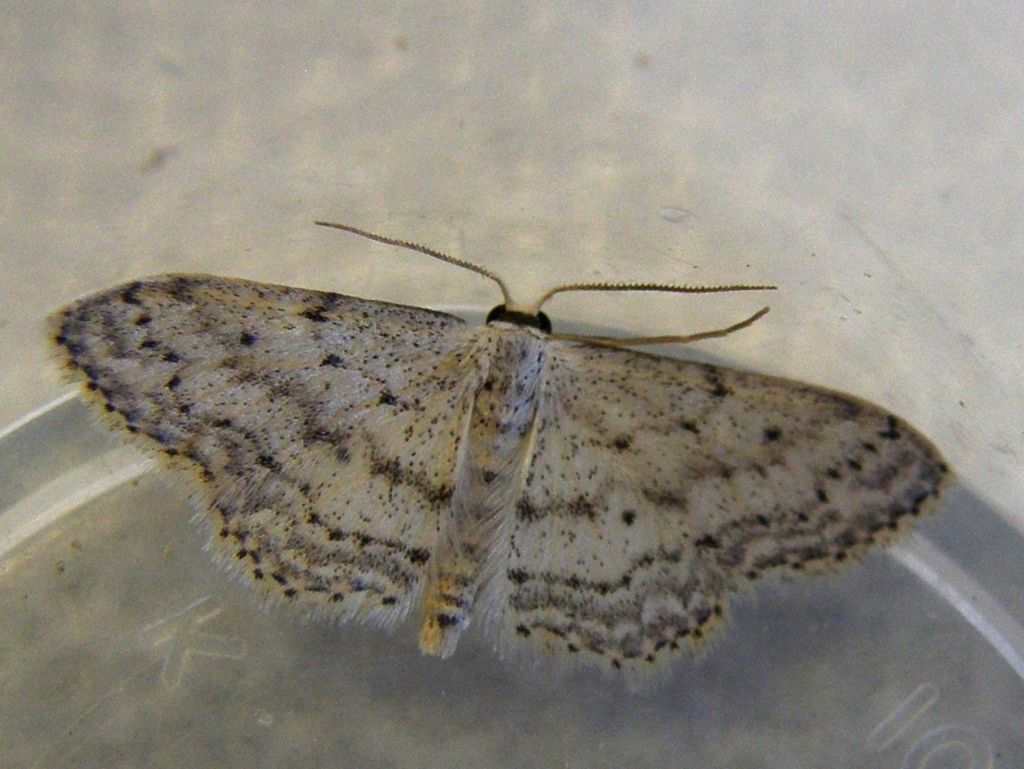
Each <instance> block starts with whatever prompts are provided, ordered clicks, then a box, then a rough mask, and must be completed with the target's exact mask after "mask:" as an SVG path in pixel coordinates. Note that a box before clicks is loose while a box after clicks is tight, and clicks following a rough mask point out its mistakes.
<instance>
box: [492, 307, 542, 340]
mask: <svg viewBox="0 0 1024 769" xmlns="http://www.w3.org/2000/svg"><path fill="white" fill-rule="evenodd" d="M495 321H501V322H502V323H513V324H515V325H516V326H524V327H526V328H535V329H538V330H540V331H542V332H544V333H545V334H550V333H551V319H550V318H549V317H548V316H547V315H545V314H544V313H543V312H541V311H540V310H537V312H536V313H530V312H522V311H520V310H510V309H509V308H508V307H507V306H506V305H504V304H499V305H498V306H497V307H495V308H494V309H493V310H491V311H490V312H489V313H487V320H486V321H485V322H486V323H493V322H495Z"/></svg>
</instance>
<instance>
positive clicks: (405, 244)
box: [313, 222, 512, 306]
mask: <svg viewBox="0 0 1024 769" xmlns="http://www.w3.org/2000/svg"><path fill="white" fill-rule="evenodd" d="M313 224H318V225H320V226H321V227H333V228H334V229H336V230H341V231H343V232H351V233H352V234H353V235H361V236H362V237H364V238H369V239H370V240H376V241H377V242H378V243H386V244H387V245H389V246H398V247H399V248H407V249H409V250H410V251H419V252H420V253H421V254H426V255H427V256H432V257H434V258H435V259H440V260H441V261H442V262H448V264H454V265H455V266H456V267H462V268H463V269H466V270H469V271H470V272H475V273H477V274H478V275H483V276H484V277H485V278H490V279H491V280H493V281H494V282H495V283H497V284H498V288H500V289H501V295H502V297H504V299H505V304H506V305H508V306H511V305H512V297H511V296H510V295H509V293H508V287H507V286H506V285H505V281H503V280H502V279H501V278H499V277H498V276H497V275H495V274H494V273H493V272H491V271H490V270H486V269H484V268H483V267H481V266H480V265H478V264H473V263H472V262H467V261H466V260H465V259H457V258H455V257H454V256H449V255H448V254H445V253H442V252H441V251H435V250H434V249H432V248H427V247H426V246H421V245H419V244H417V243H410V242H409V241H407V240H398V239H397V238H389V237H385V236H384V235H377V234H376V233H373V232H367V231H366V230H361V229H359V228H358V227H351V226H349V225H347V224H337V223H335V222H313Z"/></svg>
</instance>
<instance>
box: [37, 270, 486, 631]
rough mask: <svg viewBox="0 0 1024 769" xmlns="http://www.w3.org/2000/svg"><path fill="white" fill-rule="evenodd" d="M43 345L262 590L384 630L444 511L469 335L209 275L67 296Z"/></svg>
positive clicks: (425, 317) (405, 315) (324, 297)
mask: <svg viewBox="0 0 1024 769" xmlns="http://www.w3.org/2000/svg"><path fill="white" fill-rule="evenodd" d="M55 325H56V328H55V332H54V334H55V340H56V341H57V343H58V345H59V346H60V349H61V350H62V351H63V353H64V355H65V358H66V361H67V363H68V365H69V367H70V368H71V370H72V371H73V372H75V373H77V374H78V375H80V376H81V377H82V378H83V379H84V380H85V383H86V385H87V387H88V388H89V390H90V393H91V395H92V399H93V400H95V401H97V402H98V405H100V406H101V407H102V408H103V409H104V411H105V412H106V413H107V414H108V416H109V417H110V420H111V422H112V424H113V425H114V426H115V427H118V428H120V429H125V430H127V431H128V432H130V433H132V434H133V435H134V436H135V437H136V439H137V440H138V441H140V443H141V444H142V445H143V446H144V447H147V448H151V449H156V450H158V451H159V452H160V453H161V454H162V455H163V456H164V457H167V458H169V459H170V460H171V461H172V463H173V465H174V466H175V467H177V468H178V469H181V470H184V471H185V477H187V478H189V479H190V480H192V481H195V482H196V483H194V484H193V488H194V489H195V495H194V496H195V498H196V501H197V503H198V504H199V506H200V507H202V508H203V509H204V511H205V512H206V513H207V514H208V517H209V519H210V520H211V522H212V523H213V524H214V531H215V532H216V541H217V543H218V551H219V552H220V553H221V554H222V555H223V556H225V557H226V558H228V559H230V560H231V561H232V562H234V563H237V564H238V566H239V567H240V568H241V569H242V570H244V571H245V572H246V573H248V574H249V575H251V577H252V578H253V580H254V581H255V582H256V583H257V584H258V585H260V586H262V587H263V588H264V589H265V591H266V592H267V593H268V594H269V595H275V596H279V597H282V598H284V599H285V600H288V601H290V602H295V603H298V604H300V605H302V606H304V607H306V608H307V609H308V610H310V611H312V612H314V613H318V614H324V615H325V616H327V617H330V618H334V619H342V620H344V619H349V618H361V619H369V620H372V621H375V622H380V623H382V624H385V625H389V624H393V623H394V622H396V621H397V620H398V619H400V618H401V617H402V616H403V615H404V614H405V613H406V612H407V610H408V609H409V608H410V606H411V605H413V603H414V602H415V599H416V597H417V596H418V594H419V592H420V590H421V589H422V586H423V583H424V580H425V575H426V574H427V571H428V569H429V565H430V561H431V558H432V553H433V549H434V545H435V542H436V539H437V532H438V531H439V529H440V528H441V527H442V522H443V520H444V519H445V517H446V516H447V514H448V497H449V496H450V494H451V491H452V487H453V485H454V482H455V481H454V473H455V467H456V458H457V456H458V452H459V441H460V439H461V430H462V426H463V425H464V423H465V417H466V416H467V415H468V413H469V411H470V408H471V405H472V402H471V399H469V398H467V397H466V392H465V387H464V384H465V381H466V378H467V377H472V373H473V369H472V366H473V361H472V360H471V359H467V356H469V357H471V355H472V350H471V346H468V345H469V340H470V333H469V330H467V329H466V328H465V326H464V324H463V323H462V321H461V320H459V319H457V318H454V317H451V316H447V315H443V314H440V313H435V312H431V311H429V310H423V309H420V308H415V307H403V306H399V305H391V304H387V303H384V302H375V301H369V300H364V299H358V298H355V297H348V296H342V295H338V294H329V293H323V292H316V291H306V290H302V289H294V288H288V287H282V286H270V285H264V284H259V283H251V282H247V281H240V280H232V279H224V278H216V277H210V276H164V277H158V278H153V279H149V280H144V281H137V282H134V283H130V284H126V285H124V286H121V287H119V288H116V289H112V290H109V291H105V292H102V293H100V294H96V295H94V296H91V297H87V298H85V299H83V300H80V301H78V302H75V303H74V304H72V305H71V306H69V307H68V308H66V309H65V310H64V311H62V312H61V313H60V314H59V315H58V317H57V319H56V321H55Z"/></svg>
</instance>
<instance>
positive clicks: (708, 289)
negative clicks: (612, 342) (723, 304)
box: [528, 283, 777, 314]
mask: <svg viewBox="0 0 1024 769" xmlns="http://www.w3.org/2000/svg"><path fill="white" fill-rule="evenodd" d="M776 288H777V286H748V285H743V284H738V285H734V286H676V285H672V284H662V283H570V284H568V285H565V286H555V288H553V289H551V290H550V291H548V292H547V293H546V294H544V296H542V297H541V298H540V299H539V300H538V301H537V303H536V304H535V305H534V306H533V307H531V308H530V309H529V310H528V312H531V313H532V314H536V313H537V312H539V311H540V308H541V307H542V306H543V305H544V303H545V302H547V301H548V300H549V299H551V297H553V296H554V295H555V294H561V293H563V292H566V291H665V292H668V293H675V294H717V293H723V292H726V291H774V290H775V289H776Z"/></svg>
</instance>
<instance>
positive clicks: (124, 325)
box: [54, 223, 949, 670]
mask: <svg viewBox="0 0 1024 769" xmlns="http://www.w3.org/2000/svg"><path fill="white" fill-rule="evenodd" d="M323 224H326V223H323ZM327 226H334V227H337V228H338V229H343V230H347V231H351V232H356V233H357V234H360V235H365V236H367V237H370V238H372V239H376V240H379V241H382V242H385V243H392V244H394V245H400V246H404V247H407V248H413V249H415V250H419V251H422V252H424V253H427V254H430V255H432V256H435V257H437V258H440V259H443V260H445V261H449V262H452V263H455V264H458V265H460V266H463V267H467V268H468V269H472V270H474V271H476V272H478V273H480V274H483V275H486V276H487V277H490V278H492V279H493V280H495V281H496V282H497V283H498V285H499V286H500V287H501V289H502V292H503V293H504V303H503V304H502V305H500V306H498V307H497V308H495V309H494V310H493V311H492V312H491V313H490V315H489V316H488V320H487V323H486V325H483V326H481V327H475V328H474V327H470V326H468V325H467V324H466V323H465V322H464V321H462V320H461V319H459V318H457V317H453V316H451V315H447V314H444V313H441V312H434V311H432V310H426V309H422V308H419V307H405V306H400V305H395V304H388V303H386V302H379V301H372V300H367V299H358V298H355V297H351V296H343V295H340V294H333V293H325V292H320V291H309V290H304V289H298V288H288V287H283V286H271V285H263V284H259V283H251V282H247V281H243V280H235V279H230V278H217V277H209V276H203V275H168V276H162V277H156V278H151V279H148V280H141V281H135V282H132V283H129V284H127V285H123V286H120V287H118V288H114V289H111V290H109V291H104V292H102V293H99V294H96V295H94V296H90V297H87V298H85V299H82V300H80V301H78V302H75V303H74V304H72V305H70V306H69V307H67V308H66V309H64V310H63V311H61V312H60V313H59V314H58V315H57V316H56V317H55V319H54V324H55V329H54V337H55V339H56V342H57V344H58V345H59V346H60V348H61V349H62V351H63V353H64V356H65V358H66V360H67V362H68V364H69V366H70V368H71V369H72V370H74V371H75V372H77V373H79V374H81V375H83V376H84V379H85V383H86V387H87V388H88V390H89V391H90V393H91V394H92V396H93V398H92V400H94V401H95V402H96V403H98V404H99V405H100V406H102V407H103V408H104V409H105V411H106V412H107V413H108V414H109V415H110V417H111V418H112V419H113V420H114V422H115V423H116V424H117V425H119V426H120V427H122V428H124V429H126V430H127V431H128V432H129V433H132V434H134V435H135V436H137V437H138V438H139V439H141V441H142V443H144V444H145V445H147V446H150V447H152V448H156V449H158V450H159V451H161V452H162V453H163V454H164V455H165V456H167V457H169V458H170V459H171V461H172V464H173V465H175V466H177V467H178V468H181V469H183V470H185V471H186V475H187V476H189V477H191V478H194V479H196V480H197V481H198V484H196V486H195V489H194V491H195V494H196V496H197V498H198V499H199V504H200V506H201V507H202V508H203V509H204V510H207V511H208V513H209V518H210V519H211V520H212V521H213V522H214V526H215V530H216V540H217V541H218V542H219V543H220V546H221V548H222V552H223V553H225V554H228V555H230V556H231V557H232V558H234V559H236V560H237V562H238V563H239V564H241V565H242V567H243V568H244V569H245V570H246V571H247V572H248V574H250V575H251V577H252V579H253V581H254V582H255V583H258V584H259V585H262V586H265V589H266V590H267V591H269V592H272V593H275V594H277V595H280V596H282V597H283V598H284V599H285V600H287V601H289V602H292V603H295V604H298V605H300V606H302V607H305V609H306V610H307V611H309V612H310V613H312V614H316V615H323V616H327V617H330V618H333V619H335V620H338V621H345V620H351V619H355V620H364V621H365V620H369V621H372V622H375V623H378V624H380V625H383V626H388V627H390V626H394V625H395V624H396V623H398V622H399V621H400V620H401V619H402V618H404V617H405V616H406V615H407V614H408V613H409V612H410V611H411V610H412V609H413V608H414V607H418V608H419V613H420V617H421V630H420V635H419V643H420V648H421V649H422V650H423V651H424V652H426V653H430V654H436V655H440V656H442V657H447V656H449V655H450V654H452V652H453V651H454V650H455V647H456V644H457V643H458V640H459V637H460V634H461V633H462V632H463V630H465V628H466V627H467V626H468V625H469V622H470V619H471V618H472V617H474V616H476V617H479V618H481V620H482V624H483V625H484V626H485V627H489V628H490V629H491V630H492V632H493V633H494V637H495V638H496V639H497V643H498V644H499V646H501V647H502V648H505V647H507V646H510V645H514V644H515V643H516V642H520V643H521V644H523V645H527V646H530V645H539V646H540V647H546V648H549V649H554V650H559V651H563V652H565V653H566V654H568V655H573V656H574V657H576V658H578V659H580V660H585V661H587V662H591V663H594V664H598V665H601V666H603V667H607V668H610V669H627V670H635V669H637V668H644V667H646V666H650V665H653V664H655V663H657V662H659V661H662V660H663V659H665V658H666V657H667V656H669V654H670V653H671V652H672V651H674V650H676V649H678V648H679V647H680V646H682V645H686V644H697V643H699V641H700V639H702V638H706V637H707V636H708V634H709V632H710V630H711V629H712V628H713V627H714V626H715V624H716V623H717V621H718V619H719V618H720V617H722V615H723V613H724V612H725V609H726V605H727V603H728V600H729V597H730V595H731V594H733V593H734V592H735V591H736V590H737V589H738V588H739V587H741V586H742V585H743V584H744V583H748V582H751V581H754V580H756V579H758V578H759V577H761V576H762V575H766V574H769V573H772V572H780V571H793V570H816V569H817V570H820V569H822V568H826V569H827V568H830V567H834V566H835V565H837V564H840V563H842V562H844V561H847V560H849V559H851V558H855V557H857V556H858V555H859V554H860V553H862V552H863V551H864V550H865V548H867V547H868V546H870V545H873V544H879V543H884V542H887V541H889V540H890V539H891V538H892V536H893V535H894V534H895V533H897V532H898V531H902V530H904V529H905V528H906V527H907V525H908V524H909V523H911V522H913V521H914V520H915V519H917V518H919V517H920V516H921V515H922V514H923V513H924V512H925V511H926V510H928V509H930V508H933V507H934V506H935V503H936V501H937V500H938V499H939V497H940V495H941V492H942V490H943V488H944V486H945V485H946V481H947V480H948V477H949V473H948V470H947V467H946V464H945V463H944V462H943V460H942V457H941V456H940V455H939V453H938V451H937V450H936V449H935V447H934V446H932V444H931V443H930V442H929V441H928V440H927V439H926V438H924V437H923V436H922V435H921V434H920V433H918V432H917V431H915V430H914V429H913V428H912V427H910V425H908V424H907V423H906V422H904V421H903V420H902V419H900V418H899V417H896V416H894V415H892V414H890V413H888V412H886V411H885V410H883V409H881V408H879V407H878V406H875V405H873V404H871V403H868V402H866V401H863V400H860V399H858V398H854V397H852V396H849V395H843V394H841V393H837V392H832V391H830V390H826V389H823V388H821V387H815V386H813V385H808V384H802V383H800V382H794V381H788V380H785V379H778V378H774V377H768V376H762V375H760V374H754V373H747V372H743V371H737V370H733V369H729V368H723V367H719V366H710V365H704V364H700V363H694V362H688V361H685V360H677V359H674V358H664V357H656V356H653V355H648V354H645V353H641V352H636V351H633V350H629V349H624V348H623V346H622V345H625V344H630V343H651V342H660V341H675V340H674V339H673V338H653V339H640V340H620V341H618V342H616V341H612V340H608V339H585V338H578V337H567V336H559V335H557V334H552V333H551V328H550V322H549V321H548V319H547V317H546V316H545V315H544V314H543V313H541V312H540V306H541V304H542V303H543V301H544V300H546V299H547V298H549V297H550V296H551V295H552V294H554V293H556V292H557V291H561V290H570V289H571V290H586V289H600V290H616V289H639V290H670V291H712V290H736V289H753V288H762V287H755V286H732V287H723V288H719V289H716V288H687V287H674V286H653V285H644V284H640V285H633V286H614V285H575V286H567V287H562V288H559V289H555V290H554V291H552V292H549V293H548V294H547V295H546V296H545V297H543V298H542V299H541V300H540V301H538V302H536V303H534V304H532V305H518V304H515V303H514V302H513V301H512V300H511V298H510V297H509V295H508V291H507V290H506V288H505V286H504V284H503V283H502V282H501V281H500V280H499V279H498V278H497V277H496V276H494V275H493V274H491V273H490V272H488V271H487V270H484V269H483V268H480V267H477V266H475V265H471V264H469V263H467V262H463V261H461V260H458V259H454V258H452V257H449V256H446V255H444V254H440V253H438V252H435V251H432V250H431V249H427V248H424V247H422V246H415V245H414V244H409V243H405V242H403V241H396V240H392V239H390V238H384V237H381V236H375V235H372V234H370V233H366V232H363V231H362V230H357V229H355V228H351V227H347V226H345V225H327ZM763 312H764V311H762V312H760V313H757V314H756V315H755V316H754V317H753V318H750V319H748V320H747V321H744V322H743V323H739V324H736V326H734V327H731V328H730V329H724V330H722V331H720V332H709V333H707V334H698V335H694V336H693V337H687V338H685V340H692V339H694V338H702V337H704V336H714V335H721V334H723V333H726V332H728V331H730V330H735V329H736V328H740V327H742V326H744V325H747V324H749V323H750V322H752V321H753V320H754V319H755V318H757V317H759V316H760V315H761V314H763Z"/></svg>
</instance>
